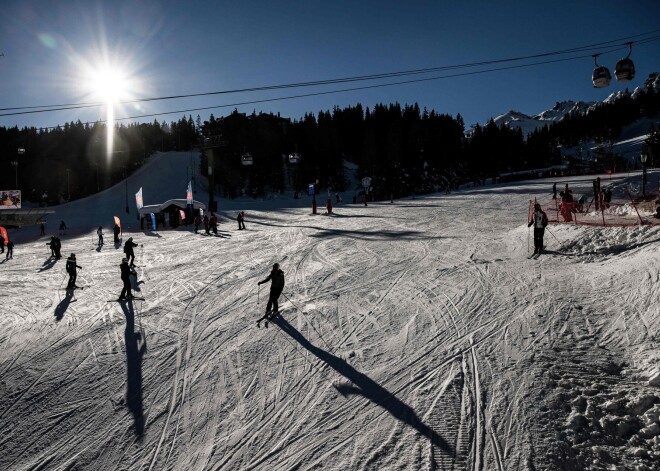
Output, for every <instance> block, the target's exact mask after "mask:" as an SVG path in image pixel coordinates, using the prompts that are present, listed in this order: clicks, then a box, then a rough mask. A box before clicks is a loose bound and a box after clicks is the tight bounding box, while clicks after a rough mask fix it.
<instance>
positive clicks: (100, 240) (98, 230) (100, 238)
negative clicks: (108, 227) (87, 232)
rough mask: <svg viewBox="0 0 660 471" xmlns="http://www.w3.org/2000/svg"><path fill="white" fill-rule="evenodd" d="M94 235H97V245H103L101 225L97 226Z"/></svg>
mask: <svg viewBox="0 0 660 471" xmlns="http://www.w3.org/2000/svg"><path fill="white" fill-rule="evenodd" d="M96 235H97V236H99V243H98V245H99V247H100V246H102V245H103V227H101V226H99V228H98V229H96Z"/></svg>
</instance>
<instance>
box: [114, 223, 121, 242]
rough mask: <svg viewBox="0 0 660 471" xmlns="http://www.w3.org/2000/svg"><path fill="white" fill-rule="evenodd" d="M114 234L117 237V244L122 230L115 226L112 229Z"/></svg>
mask: <svg viewBox="0 0 660 471" xmlns="http://www.w3.org/2000/svg"><path fill="white" fill-rule="evenodd" d="M112 232H113V233H114V235H115V244H118V243H119V234H120V233H121V228H120V227H119V226H118V225H117V224H115V227H114V228H113V229H112Z"/></svg>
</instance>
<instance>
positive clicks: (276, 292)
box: [258, 263, 284, 316]
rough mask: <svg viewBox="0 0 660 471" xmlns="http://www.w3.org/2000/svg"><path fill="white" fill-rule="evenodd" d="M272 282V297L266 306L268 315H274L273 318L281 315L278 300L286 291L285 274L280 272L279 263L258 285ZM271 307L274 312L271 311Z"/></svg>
mask: <svg viewBox="0 0 660 471" xmlns="http://www.w3.org/2000/svg"><path fill="white" fill-rule="evenodd" d="M268 281H270V296H269V297H268V304H266V315H269V314H272V315H273V316H275V315H277V314H278V313H279V306H278V304H277V299H278V298H279V297H280V294H282V290H283V289H284V272H283V271H282V270H280V265H279V263H276V264H274V265H273V270H272V271H271V272H270V275H268V278H266V279H265V280H263V281H260V282H259V283H258V284H259V285H261V284H263V283H267V282H268ZM271 307H272V308H273V310H272V311H271Z"/></svg>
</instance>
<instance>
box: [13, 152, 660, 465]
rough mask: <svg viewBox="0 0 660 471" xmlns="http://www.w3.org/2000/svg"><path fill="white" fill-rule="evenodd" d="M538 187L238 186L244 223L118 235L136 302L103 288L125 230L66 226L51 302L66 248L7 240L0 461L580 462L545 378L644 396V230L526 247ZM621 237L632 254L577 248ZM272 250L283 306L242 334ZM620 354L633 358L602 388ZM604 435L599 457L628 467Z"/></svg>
mask: <svg viewBox="0 0 660 471" xmlns="http://www.w3.org/2000/svg"><path fill="white" fill-rule="evenodd" d="M186 162H187V160H186ZM537 183H538V182H533V183H530V184H529V185H528V186H524V184H521V186H516V185H515V184H512V186H511V188H510V190H509V192H508V193H507V195H508V196H507V197H503V193H502V192H500V191H493V192H487V191H484V192H481V191H479V190H464V191H462V192H458V193H455V194H450V195H434V196H428V197H421V198H417V199H415V200H410V199H407V200H402V201H399V202H396V203H394V204H388V203H373V204H371V205H370V206H369V207H363V206H360V205H340V206H339V207H337V208H335V212H336V213H337V214H336V216H335V217H330V216H322V215H319V216H312V215H310V214H309V210H308V209H287V210H276V209H271V210H261V209H259V206H258V203H255V207H254V208H252V209H251V210H249V211H248V219H247V221H246V224H247V225H248V230H246V231H237V230H234V229H235V228H234V221H231V220H230V221H226V220H224V221H223V220H222V219H221V224H220V228H219V229H220V232H221V233H222V235H223V236H222V237H216V236H206V235H203V234H193V233H191V232H188V231H186V230H176V231H174V230H169V231H161V232H160V233H159V235H160V237H148V236H147V235H143V234H142V233H134V234H132V235H133V237H134V239H135V240H136V241H137V242H138V243H140V244H143V247H139V248H138V249H137V250H136V262H137V266H138V283H139V287H140V290H139V291H137V292H136V294H137V295H139V296H144V298H145V299H146V300H145V301H138V300H135V301H133V302H131V303H121V304H120V303H116V302H110V303H109V302H107V300H110V299H113V298H115V297H116V296H117V294H118V292H119V290H120V289H121V282H120V280H119V267H118V265H119V260H120V259H121V255H122V253H121V250H120V248H116V247H115V246H112V245H106V246H104V247H103V248H102V249H101V250H98V251H97V250H96V249H95V248H94V247H92V246H91V245H92V244H91V243H90V241H89V235H81V236H79V237H76V236H72V237H70V238H68V239H66V240H65V241H64V249H63V254H65V253H68V252H70V251H71V250H73V251H75V252H76V253H79V254H80V255H79V263H80V264H81V265H82V266H83V271H81V272H80V274H79V278H78V284H80V285H83V286H85V289H84V290H77V291H75V292H74V295H73V297H71V299H69V298H68V297H67V296H66V294H65V293H64V291H59V290H58V287H59V286H60V285H61V284H62V283H63V281H64V278H63V267H64V261H63V260H59V261H57V262H55V264H54V265H53V266H52V267H50V268H47V269H43V268H44V267H46V266H47V264H44V259H45V258H46V256H47V254H46V251H45V250H44V248H43V245H42V244H41V243H39V242H36V243H26V244H22V245H19V246H17V247H16V249H15V256H14V261H13V263H12V264H11V265H9V264H3V265H2V268H0V269H2V270H7V272H6V273H8V274H9V273H10V274H11V277H12V283H10V284H8V285H7V287H6V294H7V296H5V299H9V300H11V302H10V303H4V302H3V308H4V309H3V310H4V316H3V317H2V318H1V319H0V332H1V334H0V346H1V347H2V351H3V353H2V355H1V356H0V373H1V376H0V393H1V395H0V430H1V431H2V432H3V433H2V434H1V435H0V436H1V437H2V438H0V446H1V447H2V449H3V450H4V453H3V454H2V456H0V468H2V469H16V470H27V469H153V470H158V469H212V470H221V469H241V470H250V469H255V470H258V469H268V470H273V469H282V470H284V469H298V470H311V469H321V468H322V469H336V470H344V469H410V470H418V469H429V470H462V469H468V470H474V471H485V470H498V471H503V470H507V469H526V468H529V467H530V463H533V465H534V467H535V468H536V469H557V468H556V463H555V462H552V461H551V460H550V461H549V460H548V458H547V456H549V455H548V453H549V454H553V453H554V455H553V456H555V455H556V456H564V458H563V459H566V460H572V461H570V465H571V466H574V467H575V466H578V463H579V464H580V466H581V465H582V464H583V463H585V462H593V457H591V455H584V456H585V457H586V456H588V457H589V460H592V461H588V460H587V458H585V460H584V461H580V460H581V459H582V458H580V456H578V455H579V454H580V453H591V451H588V450H591V449H592V448H590V447H584V450H583V449H581V448H572V447H574V444H572V443H571V442H570V441H568V440H563V439H561V438H559V434H555V432H554V431H555V430H558V429H561V430H563V431H564V432H563V433H565V434H567V435H566V436H572V435H571V434H573V433H576V434H578V435H580V434H582V437H583V438H581V439H584V436H585V435H584V433H585V431H584V430H569V428H566V427H567V426H566V423H568V422H567V421H568V420H569V419H570V417H573V415H571V416H570V417H569V412H570V411H567V410H565V408H564V403H565V401H563V400H562V397H563V396H561V393H560V391H561V388H560V387H559V386H557V385H561V387H563V388H564V389H563V390H566V391H568V393H567V394H570V395H571V397H572V398H575V397H577V399H580V401H582V399H581V398H584V399H585V400H586V401H592V400H594V401H595V400H596V399H598V398H599V397H600V396H599V395H598V394H596V395H595V396H587V395H586V394H587V393H585V392H584V391H587V390H588V387H587V386H581V384H582V383H581V381H582V378H584V377H585V374H586V373H585V371H588V372H590V373H589V374H592V373H591V372H598V371H602V373H600V376H598V375H597V374H596V373H593V376H589V378H591V379H590V380H591V381H592V383H593V384H596V385H597V388H600V391H601V393H599V394H601V395H602V397H603V399H602V401H601V400H600V399H598V401H600V402H598V401H596V402H594V403H593V405H595V406H598V407H600V405H599V404H601V403H604V402H603V401H605V400H606V399H608V398H616V397H618V396H616V394H618V391H619V389H617V388H623V387H624V386H625V387H626V388H629V389H628V390H632V391H634V393H635V394H641V393H642V392H643V391H644V384H643V382H642V381H639V380H638V381H637V382H635V378H636V376H635V375H634V374H633V373H632V372H633V371H643V370H644V368H646V367H647V366H648V365H650V364H652V363H653V362H654V361H655V359H656V358H657V343H656V339H657V336H658V327H657V326H658V325H659V322H658V321H659V320H660V319H659V317H660V316H659V315H658V312H659V308H660V305H659V303H658V301H657V294H658V291H659V289H658V281H660V268H658V267H660V263H658V262H660V256H658V255H656V254H655V249H654V244H652V243H650V242H651V241H654V240H657V239H658V235H657V230H656V229H655V228H642V229H638V228H630V229H626V230H627V231H628V232H629V234H627V235H625V234H624V233H623V232H622V231H619V230H614V229H611V228H610V229H605V230H601V229H594V228H584V227H583V228H575V227H568V226H560V225H554V226H551V228H550V231H552V236H549V234H546V244H547V245H548V246H550V247H551V249H552V250H553V251H555V252H558V253H562V252H563V251H564V250H566V247H569V246H570V247H571V253H572V254H574V255H573V256H571V257H567V256H562V255H561V254H560V255H552V254H544V255H542V256H541V257H540V258H539V259H538V260H528V259H527V258H526V254H527V242H528V241H527V238H528V230H527V228H526V225H525V218H526V201H527V199H528V196H527V195H528V193H529V192H530V191H534V190H533V188H534V185H536V184H537ZM546 186H547V188H544V190H543V191H544V192H545V191H546V190H547V189H548V188H550V187H551V183H550V184H547V183H546ZM498 188H501V187H498ZM511 195H513V196H511ZM511 198H519V199H520V202H521V204H520V206H521V207H522V208H523V210H522V215H521V214H519V213H518V212H516V211H513V210H511ZM483 208H487V210H484V209H483ZM596 233H597V234H596ZM592 234H593V237H591V235H592ZM578 235H581V238H579V237H578ZM608 237H610V239H608ZM623 237H627V238H629V239H630V240H631V241H632V242H631V243H630V245H631V249H630V250H619V249H617V251H616V252H610V253H605V252H603V251H600V252H599V251H597V250H593V249H592V245H591V244H593V243H594V242H593V241H594V240H596V239H597V240H599V242H598V243H599V244H603V243H607V241H608V240H610V241H612V243H613V244H614V243H616V244H620V240H622V238H623ZM555 238H556V239H558V240H555ZM578 239H580V240H582V241H583V245H579V244H578V243H576V240H578ZM559 241H563V242H559ZM603 241H604V242H603ZM67 247H76V248H75V249H71V250H69V249H68V248H67ZM81 247H85V248H86V247H90V250H88V251H84V250H83V249H82V248H81ZM275 262H278V263H280V264H281V266H282V268H283V269H284V271H285V274H286V287H285V290H284V294H283V296H282V297H280V310H281V311H282V316H281V317H279V318H276V319H274V320H273V321H271V322H270V324H269V327H268V328H264V327H263V325H262V328H261V329H258V328H257V327H256V325H255V320H256V319H257V318H258V317H260V316H261V315H262V313H263V311H264V310H265V304H266V302H267V299H268V287H267V285H266V286H262V287H261V288H259V287H258V286H257V282H258V281H260V280H262V279H264V278H265V277H266V276H267V274H268V272H269V270H270V267H271V266H272V264H273V263H275ZM613 280H616V285H615V284H614V283H613ZM73 298H75V301H74V300H73ZM571 349H572V350H571ZM571 351H573V352H574V356H576V357H578V358H571V356H570V352H571ZM615 364H616V365H625V366H626V367H627V368H628V369H629V370H630V371H631V373H630V375H629V376H628V377H626V378H623V379H620V380H619V382H620V384H621V385H617V379H616V378H617V376H616V374H618V373H615V371H619V369H620V368H619V369H617V368H615V367H614V366H611V365H615ZM585 368H586V370H585ZM636 384H637V386H635V385H636ZM552 385H555V386H552ZM585 388H586V389H585ZM631 388H632V389H631ZM635 388H636V389H635ZM589 394H590V393H589ZM577 399H576V400H577ZM562 401H563V402H562ZM658 402H660V399H659V400H658ZM570 413H571V414H575V413H576V412H575V411H573V412H570ZM562 427H563V428H562ZM562 440H563V441H562ZM589 440H596V439H595V438H589ZM587 443H588V444H593V445H598V446H601V445H602V444H601V443H600V442H597V441H593V442H589V441H588V442H587ZM612 443H614V441H612V442H611V443H610V442H608V444H607V446H608V447H610V448H608V450H609V453H610V455H611V456H612V457H613V458H612V459H613V460H619V461H614V462H616V463H623V464H624V465H629V464H631V463H632V462H633V461H630V459H629V458H626V456H627V455H626V453H625V452H624V451H620V452H619V451H617V450H616V449H613V448H611V447H613V446H614V445H612ZM602 446H604V445H602ZM585 450H587V451H585ZM626 460H628V461H626ZM594 469H597V468H594Z"/></svg>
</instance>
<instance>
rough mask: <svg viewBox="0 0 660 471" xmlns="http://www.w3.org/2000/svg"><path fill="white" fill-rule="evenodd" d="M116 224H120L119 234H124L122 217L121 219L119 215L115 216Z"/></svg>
mask: <svg viewBox="0 0 660 471" xmlns="http://www.w3.org/2000/svg"><path fill="white" fill-rule="evenodd" d="M115 224H116V225H117V226H119V235H120V236H122V237H123V236H124V232H123V231H122V229H121V219H119V216H115Z"/></svg>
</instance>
